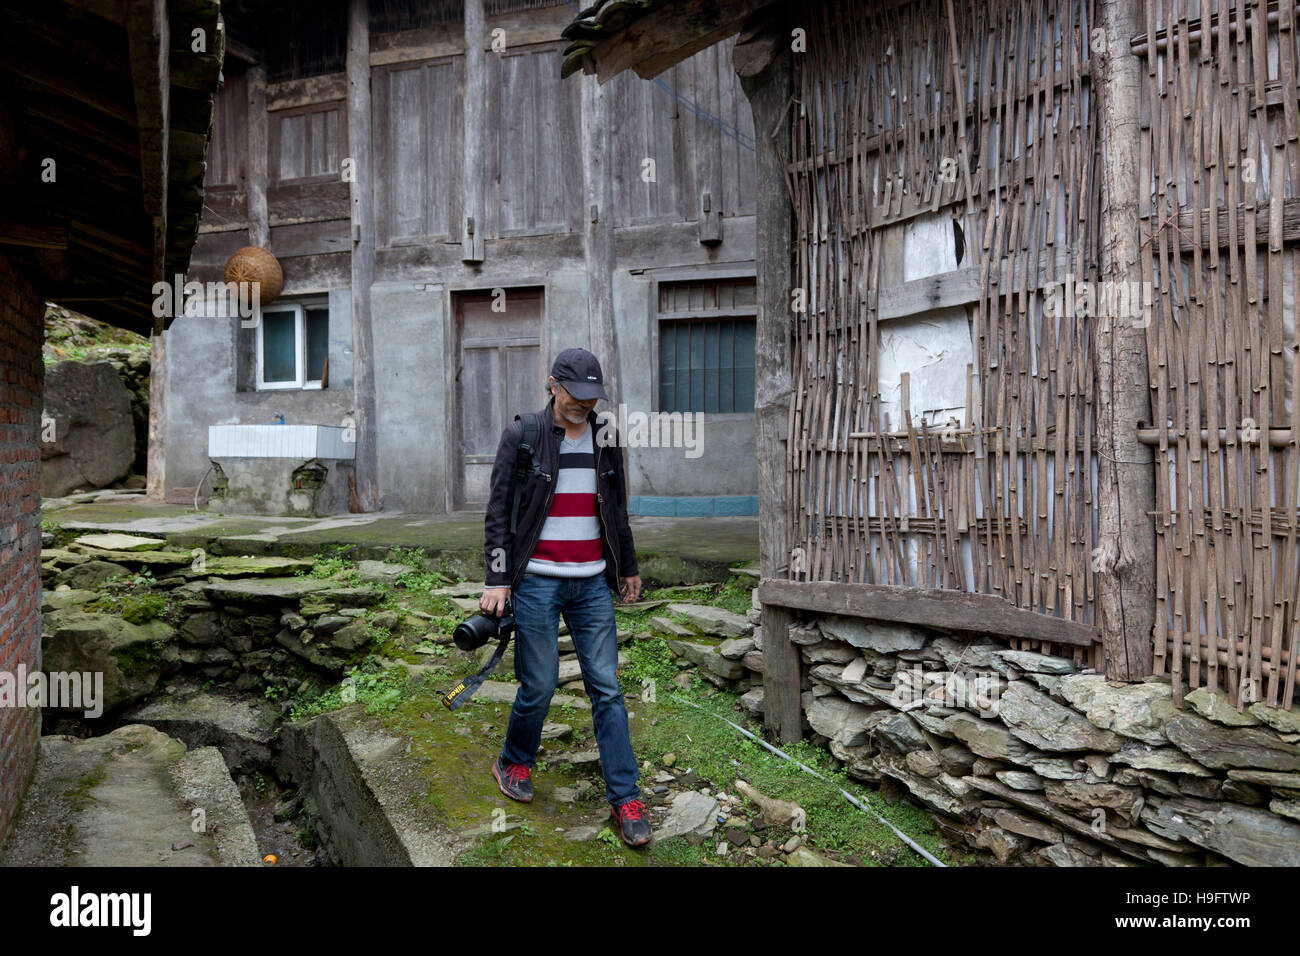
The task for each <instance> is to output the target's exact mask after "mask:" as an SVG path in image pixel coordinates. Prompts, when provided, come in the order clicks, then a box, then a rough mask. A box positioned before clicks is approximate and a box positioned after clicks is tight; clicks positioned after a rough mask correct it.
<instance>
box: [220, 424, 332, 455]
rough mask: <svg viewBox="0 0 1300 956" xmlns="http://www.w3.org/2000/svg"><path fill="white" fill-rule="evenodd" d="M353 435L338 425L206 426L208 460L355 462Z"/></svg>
mask: <svg viewBox="0 0 1300 956" xmlns="http://www.w3.org/2000/svg"><path fill="white" fill-rule="evenodd" d="M356 451H357V444H356V431H355V430H354V429H350V428H341V427H339V426H338V425H209V426H208V457H209V458H303V459H307V458H342V459H354V458H356Z"/></svg>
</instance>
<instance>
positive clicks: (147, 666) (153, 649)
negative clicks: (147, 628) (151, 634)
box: [113, 641, 161, 680]
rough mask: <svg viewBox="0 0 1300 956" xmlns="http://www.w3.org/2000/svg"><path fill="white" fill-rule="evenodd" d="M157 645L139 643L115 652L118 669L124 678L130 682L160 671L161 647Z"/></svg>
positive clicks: (114, 657)
mask: <svg viewBox="0 0 1300 956" xmlns="http://www.w3.org/2000/svg"><path fill="white" fill-rule="evenodd" d="M156 643H157V642H155V644H148V643H145V642H142V641H137V642H136V643H134V644H127V645H125V646H124V647H119V648H117V649H116V650H114V651H113V659H114V660H115V661H116V662H117V669H118V670H120V671H121V672H122V676H123V677H125V678H127V679H128V680H134V679H136V678H137V677H143V676H144V675H146V674H149V673H151V672H152V671H155V670H157V669H158V665H159V659H158V658H159V655H158V652H159V650H161V647H159V646H155V645H156Z"/></svg>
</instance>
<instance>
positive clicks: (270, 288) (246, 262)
mask: <svg viewBox="0 0 1300 956" xmlns="http://www.w3.org/2000/svg"><path fill="white" fill-rule="evenodd" d="M224 278H225V280H226V281H227V282H260V283H261V284H262V285H261V288H260V296H261V297H260V302H261V304H262V305H263V306H266V305H270V304H271V303H272V302H274V301H275V299H276V297H277V296H278V295H279V294H280V290H281V289H283V288H284V271H283V270H282V269H281V268H280V262H279V260H277V259H276V258H275V256H273V255H272V254H271V253H270V252H268V251H267V250H266V249H263V248H262V247H261V246H244V248H242V249H238V250H236V251H235V253H234V254H233V255H231V257H230V258H229V259H227V260H226V271H225V274H224Z"/></svg>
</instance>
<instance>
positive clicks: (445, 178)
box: [372, 56, 464, 248]
mask: <svg viewBox="0 0 1300 956" xmlns="http://www.w3.org/2000/svg"><path fill="white" fill-rule="evenodd" d="M463 72H464V57H459V56H457V57H441V58H439V59H435V60H426V61H420V62H417V63H414V64H410V63H403V64H394V65H391V66H382V67H376V68H375V71H374V97H375V105H374V112H373V114H372V117H373V119H372V128H373V130H374V146H375V177H376V178H375V181H376V183H377V187H376V189H375V193H374V199H375V223H376V242H377V245H378V246H379V248H388V247H390V246H396V245H406V244H411V243H423V242H427V241H429V240H440V239H452V238H454V239H456V240H457V241H459V239H460V226H459V223H460V207H461V203H460V172H461V166H462V160H461V153H462V140H463V135H464V132H463V126H464V121H463V119H462V115H461V96H462V92H461V86H462V82H463V81H462V76H463Z"/></svg>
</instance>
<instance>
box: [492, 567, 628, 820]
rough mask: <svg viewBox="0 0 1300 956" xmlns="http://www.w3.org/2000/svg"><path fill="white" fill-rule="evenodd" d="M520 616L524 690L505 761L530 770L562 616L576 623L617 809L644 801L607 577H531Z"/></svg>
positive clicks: (525, 581)
mask: <svg viewBox="0 0 1300 956" xmlns="http://www.w3.org/2000/svg"><path fill="white" fill-rule="evenodd" d="M510 603H511V604H512V605H513V606H514V613H515V624H516V630H515V677H517V678H518V679H519V690H518V692H517V693H516V694H515V702H514V705H513V706H512V707H511V708H510V723H509V724H508V725H507V727H506V742H505V746H504V747H502V749H501V759H502V760H504V761H506V762H507V763H518V764H524V765H525V766H528V767H531V766H533V764H534V763H535V762H536V759H537V747H538V745H539V744H540V743H541V741H542V724H543V723H545V721H546V715H547V712H548V711H549V710H550V707H551V695H552V694H554V693H555V684H556V682H557V681H558V680H559V675H560V649H559V643H558V642H559V615H560V614H563V615H564V622H565V623H566V624H568V625H569V633H570V634H571V635H572V636H573V647H574V650H576V651H577V652H578V662H579V664H580V665H581V667H582V683H583V685H584V686H585V687H586V689H587V697H588V698H589V699H590V700H591V717H592V722H593V723H594V724H595V728H596V744H597V745H598V746H599V747H600V766H601V770H602V771H603V773H604V775H605V796H606V798H607V799H608V800H609V802H610V803H612V804H615V805H617V804H621V803H626V802H627V801H628V800H633V799H637V798H639V797H640V796H641V789H640V788H639V787H638V786H637V777H638V773H637V766H636V757H635V756H634V755H633V754H632V738H631V735H630V734H629V731H628V726H627V709H626V707H624V705H623V690H622V688H621V687H619V685H618V675H617V674H616V673H615V670H616V668H617V667H618V633H617V630H616V628H615V625H614V599H613V597H612V596H611V593H610V590H609V585H608V584H606V582H605V576H604V575H603V574H593V575H592V576H590V577H586V578H561V577H553V576H551V575H544V574H525V575H524V576H523V577H522V578H521V579H520V581H519V586H518V587H517V588H516V589H515V590H514V591H513V592H511V594H510Z"/></svg>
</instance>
